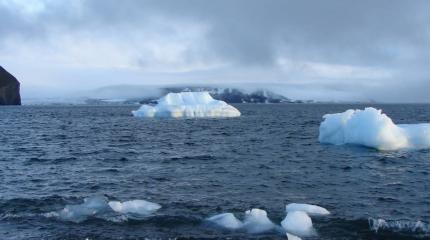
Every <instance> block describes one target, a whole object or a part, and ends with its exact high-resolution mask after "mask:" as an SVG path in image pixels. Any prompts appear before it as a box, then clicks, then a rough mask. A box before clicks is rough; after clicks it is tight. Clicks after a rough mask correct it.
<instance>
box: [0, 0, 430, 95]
mask: <svg viewBox="0 0 430 240" xmlns="http://www.w3.org/2000/svg"><path fill="white" fill-rule="evenodd" d="M23 6H24V7H23ZM429 12H430V2H429V1H426V0H416V1H406V0H394V1H389V0H380V1H371V0H363V1H352V0H351V1H345V0H328V1H308V0H304V1H293V0H272V1H263V0H234V1H228V0H220V1H199V0H179V1H177V0H171V1H168V0H165V1H145V0H143V1H142V0H138V1H132V0H124V1H115V0H104V1H102V0H89V1H48V0H46V1H19V0H18V1H16V0H15V1H7V0H6V1H5V0H3V1H2V0H0V43H2V44H1V46H0V54H1V53H2V52H3V57H0V60H3V61H5V62H11V63H10V65H11V66H12V67H14V66H15V65H16V64H17V62H18V60H16V59H14V57H13V54H11V53H10V52H11V51H12V52H13V51H14V50H16V49H18V47H17V46H14V42H17V44H25V45H28V46H31V47H29V48H31V51H34V52H35V53H34V56H37V54H40V52H45V49H48V50H51V51H52V52H58V53H60V54H61V55H62V57H58V56H54V55H55V54H53V56H50V57H51V58H52V59H50V60H49V59H48V60H46V61H48V62H49V61H52V62H56V63H58V62H61V61H63V60H64V59H66V60H64V63H63V64H65V65H68V64H71V63H74V64H76V63H81V64H82V65H83V66H86V65H87V64H88V62H91V63H94V64H95V65H96V66H103V67H107V68H109V67H111V68H115V67H117V66H120V67H123V66H130V67H132V68H136V69H134V70H133V71H141V73H142V75H141V76H142V79H144V80H142V83H148V82H150V83H152V82H154V81H155V82H158V81H161V79H166V78H167V77H171V78H172V79H176V81H182V79H185V78H190V79H193V78H195V77H196V76H199V77H201V79H202V80H201V81H214V82H218V81H221V80H220V79H222V81H226V82H228V81H242V82H246V81H247V79H252V81H253V82H259V81H260V82H267V83H276V84H284V85H285V88H288V86H293V85H295V84H296V82H297V81H298V82H300V81H301V82H303V83H307V85H306V84H301V85H302V86H303V88H305V89H306V88H307V87H308V88H309V89H312V91H313V92H314V91H315V90H314V89H315V88H317V89H321V94H320V95H324V91H326V90H325V89H327V88H329V87H327V86H333V87H332V88H330V89H331V90H333V91H335V90H336V89H342V90H343V91H344V93H346V94H343V95H342V96H347V95H348V94H347V93H351V95H354V96H357V95H359V96H366V98H367V97H368V98H372V99H377V100H381V101H384V100H389V101H392V100H391V97H389V95H387V94H378V92H380V91H383V90H384V87H386V86H387V85H391V87H390V88H392V90H391V91H399V92H402V93H404V94H405V97H404V100H405V101H413V100H414V97H413V95H414V94H413V92H414V91H416V89H417V88H419V86H420V85H421V84H422V85H428V84H427V82H428V81H429V79H428V74H429V72H428V71H427V70H426V67H427V66H428V64H429V63H430V61H429V60H430V54H429V51H428V50H427V48H428V46H430V28H429V27H428V26H430V14H429ZM71 46H78V48H79V49H82V51H85V52H87V54H85V53H83V52H77V50H76V51H71V50H70V49H73V48H72V47H71ZM20 48H22V47H20ZM39 48H40V49H39ZM34 49H39V50H38V51H39V52H37V51H36V50H34ZM23 51H24V50H23ZM48 52H49V51H48ZM5 53H8V54H5ZM120 53H123V54H120ZM29 54H32V52H30V53H29ZM42 55H43V54H42ZM119 55H121V56H119ZM112 56H118V57H117V58H115V57H112ZM43 57H45V56H43ZM48 57H49V56H48ZM11 59H12V60H11ZM108 60H109V61H108ZM285 62H287V63H288V64H283V63H285ZM31 63H32V62H31V61H30V64H31ZM35 64H40V63H35ZM63 67H64V66H63ZM90 67H91V66H89V68H90ZM91 68H93V69H94V67H93V66H92V67H91ZM214 69H215V70H216V71H214ZM148 71H149V72H153V71H155V72H158V73H159V74H158V75H156V76H155V77H154V75H153V74H148ZM169 71H176V72H181V74H183V72H186V73H187V74H186V75H185V76H186V77H182V76H175V77H172V76H171V75H166V72H169ZM202 72H203V73H202ZM214 72H217V73H216V75H217V76H219V78H218V79H214V77H213V76H209V74H214ZM309 72H312V76H310V75H309V74H310V73H309ZM205 73H206V75H205ZM134 74H135V73H133V76H134ZM357 74H358V75H360V77H358V78H357V77H355V78H354V75H357ZM23 75H26V74H25V73H23ZM256 78H257V79H256ZM258 79H260V80H258ZM110 80H112V79H110ZM110 80H109V79H107V80H106V81H107V84H110V83H111V81H110ZM169 80H170V79H169ZM122 81H125V80H122ZM133 81H134V82H133V84H134V83H136V81H137V80H133ZM407 82H408V83H411V82H412V83H413V84H407ZM112 83H115V84H121V83H122V82H117V80H112ZM125 83H127V82H125ZM137 83H139V82H137ZM318 86H319V87H318ZM335 86H336V87H335ZM409 86H410V90H405V88H408V87H409ZM417 86H418V87H417ZM400 90H401V91H400ZM304 92H306V91H304ZM357 92H358V93H357ZM304 94H305V93H304ZM328 94H330V93H328ZM421 95H422V94H420V95H419V96H420V97H419V98H418V97H417V98H416V100H417V101H430V96H429V97H422V96H421Z"/></svg>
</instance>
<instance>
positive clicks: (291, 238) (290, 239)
mask: <svg viewBox="0 0 430 240" xmlns="http://www.w3.org/2000/svg"><path fill="white" fill-rule="evenodd" d="M287 239H288V240H302V239H301V238H299V237H297V236H296V235H293V234H291V233H287Z"/></svg>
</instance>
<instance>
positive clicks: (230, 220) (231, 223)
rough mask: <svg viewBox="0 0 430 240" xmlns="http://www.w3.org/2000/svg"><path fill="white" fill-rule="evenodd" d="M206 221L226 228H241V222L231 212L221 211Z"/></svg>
mask: <svg viewBox="0 0 430 240" xmlns="http://www.w3.org/2000/svg"><path fill="white" fill-rule="evenodd" d="M206 221H208V222H210V223H213V224H214V225H216V226H217V227H220V228H224V229H227V230H237V229H240V228H242V226H243V223H242V222H241V221H240V220H239V219H237V218H236V217H235V216H234V214H233V213H221V214H217V215H215V216H212V217H210V218H207V219H206Z"/></svg>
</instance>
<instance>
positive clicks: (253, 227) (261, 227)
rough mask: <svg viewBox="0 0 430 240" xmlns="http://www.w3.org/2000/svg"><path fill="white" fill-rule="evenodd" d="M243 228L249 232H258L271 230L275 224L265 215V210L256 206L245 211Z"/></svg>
mask: <svg viewBox="0 0 430 240" xmlns="http://www.w3.org/2000/svg"><path fill="white" fill-rule="evenodd" d="M243 228H244V229H245V230H246V231H247V232H248V233H251V234H258V233H264V232H269V231H272V230H273V229H274V228H275V224H273V222H272V221H270V219H269V218H268V217H267V212H266V211H264V210H261V209H258V208H253V209H251V210H248V211H246V212H245V219H244V220H243Z"/></svg>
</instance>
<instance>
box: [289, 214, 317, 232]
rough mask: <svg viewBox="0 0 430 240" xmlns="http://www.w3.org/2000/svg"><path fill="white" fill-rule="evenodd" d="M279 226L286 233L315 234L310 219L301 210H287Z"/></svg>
mask: <svg viewBox="0 0 430 240" xmlns="http://www.w3.org/2000/svg"><path fill="white" fill-rule="evenodd" d="M281 226H282V227H283V228H284V230H285V231H286V232H287V233H290V234H294V235H296V236H301V237H304V236H311V235H314V234H315V230H314V228H313V225H312V219H311V218H310V217H309V215H308V214H307V213H306V212H303V211H293V212H288V213H287V216H286V217H285V218H284V220H282V222H281Z"/></svg>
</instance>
